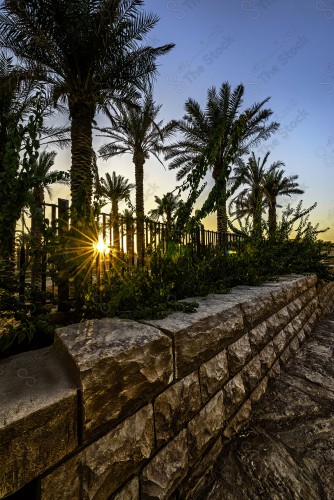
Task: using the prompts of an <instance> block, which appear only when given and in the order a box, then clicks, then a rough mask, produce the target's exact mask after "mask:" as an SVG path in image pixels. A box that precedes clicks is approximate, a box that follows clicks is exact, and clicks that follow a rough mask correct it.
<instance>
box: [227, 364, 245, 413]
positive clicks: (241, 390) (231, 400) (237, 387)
mask: <svg viewBox="0 0 334 500" xmlns="http://www.w3.org/2000/svg"><path fill="white" fill-rule="evenodd" d="M245 395H246V390H245V386H244V383H243V380H242V376H241V374H240V373H238V375H236V376H235V377H234V378H232V379H231V380H230V381H229V382H228V383H227V384H226V385H225V386H224V405H225V417H226V419H228V418H230V416H231V415H232V413H234V412H235V410H236V409H237V408H238V406H240V405H241V403H242V402H243V400H244V399H245Z"/></svg>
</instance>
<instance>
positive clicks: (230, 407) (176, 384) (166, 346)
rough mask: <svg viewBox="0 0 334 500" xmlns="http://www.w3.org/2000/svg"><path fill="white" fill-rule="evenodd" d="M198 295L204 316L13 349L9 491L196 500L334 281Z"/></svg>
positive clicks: (329, 296) (111, 327) (296, 280)
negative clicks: (18, 351)
mask: <svg viewBox="0 0 334 500" xmlns="http://www.w3.org/2000/svg"><path fill="white" fill-rule="evenodd" d="M196 300H197V302H198V303H199V307H198V310H197V312H196V313H193V314H185V313H174V314H172V315H171V316H169V317H167V318H165V319H163V320H155V321H146V322H141V323H139V322H134V321H129V320H122V319H117V318H113V319H102V320H93V321H88V322H85V323H81V324H77V325H71V326H68V327H65V328H60V329H58V330H57V332H56V341H55V344H54V345H53V346H51V347H49V348H45V349H40V350H38V351H33V352H28V353H23V354H20V355H17V356H13V357H11V358H8V359H6V360H3V361H1V362H0V464H1V469H0V496H2V497H5V496H7V495H10V494H12V493H14V492H15V491H17V490H19V489H20V488H23V490H22V492H23V494H24V492H26V495H28V496H26V498H29V499H30V498H40V499H42V500H53V499H54V500H55V499H59V500H64V499H67V498H68V499H71V500H74V499H100V500H106V499H107V498H115V499H118V500H121V499H122V500H125V499H129V500H130V499H131V500H134V499H137V498H138V499H139V498H142V499H153V498H184V499H186V498H189V499H190V498H195V496H196V494H197V492H198V491H200V490H201V488H202V486H203V484H204V482H206V481H207V480H208V478H209V477H210V474H211V473H212V467H213V464H214V461H215V458H216V457H217V456H218V455H219V453H220V452H221V450H222V447H223V446H224V443H225V442H226V441H227V440H228V439H229V438H230V437H231V436H232V435H233V434H234V433H236V432H239V431H240V429H241V428H242V426H243V425H244V424H245V423H246V422H247V421H248V419H249V417H250V414H251V410H252V403H253V402H254V401H257V400H259V399H260V398H261V396H262V395H263V394H264V393H265V392H266V388H267V384H268V381H269V379H270V377H277V376H279V373H280V366H281V364H282V363H283V364H284V363H286V362H287V360H288V359H289V358H290V356H291V355H293V354H294V353H295V352H296V351H298V349H299V346H300V344H301V343H302V342H303V341H304V339H305V338H306V337H307V336H309V335H310V334H311V332H312V328H313V326H314V324H315V322H316V320H317V319H318V318H320V317H323V316H324V315H325V314H326V313H328V312H330V311H331V310H333V308H334V282H331V283H327V284H325V283H317V280H316V277H315V276H313V275H310V276H297V275H293V276H285V277H282V278H280V280H279V281H278V282H271V283H266V284H264V285H262V286H259V287H248V286H239V287H235V288H233V290H232V292H231V293H230V294H227V295H210V296H208V297H207V298H205V299H196ZM24 485H26V486H24ZM24 498H25V497H24Z"/></svg>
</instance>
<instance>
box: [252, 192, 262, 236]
mask: <svg viewBox="0 0 334 500" xmlns="http://www.w3.org/2000/svg"><path fill="white" fill-rule="evenodd" d="M261 223H262V195H258V196H257V200H256V206H255V210H254V214H253V238H255V239H260V238H261V237H262V224H261Z"/></svg>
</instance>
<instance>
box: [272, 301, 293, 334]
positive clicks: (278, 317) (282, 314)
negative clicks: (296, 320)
mask: <svg viewBox="0 0 334 500" xmlns="http://www.w3.org/2000/svg"><path fill="white" fill-rule="evenodd" d="M289 321H290V314H289V311H288V308H287V307H283V308H282V309H280V310H279V311H277V313H275V314H273V315H272V316H270V317H269V318H268V319H267V320H266V325H267V330H268V332H269V335H270V337H271V338H273V337H275V336H276V335H277V333H278V332H280V331H281V330H283V328H284V327H285V326H286V325H287V324H288V323H289Z"/></svg>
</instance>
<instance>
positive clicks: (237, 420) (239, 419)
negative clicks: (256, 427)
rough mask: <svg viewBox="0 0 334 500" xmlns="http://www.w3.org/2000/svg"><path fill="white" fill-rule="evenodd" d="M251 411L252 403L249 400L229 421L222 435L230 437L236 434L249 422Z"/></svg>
mask: <svg viewBox="0 0 334 500" xmlns="http://www.w3.org/2000/svg"><path fill="white" fill-rule="evenodd" d="M251 411H252V403H251V401H250V400H248V401H246V402H245V403H244V404H243V405H242V407H241V408H240V410H239V411H238V413H237V414H236V415H235V416H234V417H233V418H232V420H231V421H230V422H229V424H228V426H227V427H226V429H224V432H223V436H224V437H225V438H227V439H231V437H232V436H234V435H236V434H238V433H239V432H240V431H241V429H242V428H243V427H245V425H246V424H247V423H248V422H249V420H250V417H251Z"/></svg>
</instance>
